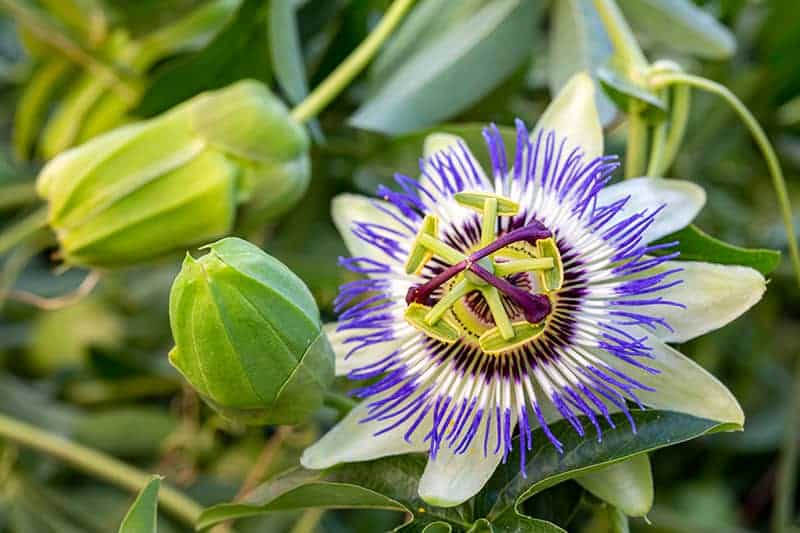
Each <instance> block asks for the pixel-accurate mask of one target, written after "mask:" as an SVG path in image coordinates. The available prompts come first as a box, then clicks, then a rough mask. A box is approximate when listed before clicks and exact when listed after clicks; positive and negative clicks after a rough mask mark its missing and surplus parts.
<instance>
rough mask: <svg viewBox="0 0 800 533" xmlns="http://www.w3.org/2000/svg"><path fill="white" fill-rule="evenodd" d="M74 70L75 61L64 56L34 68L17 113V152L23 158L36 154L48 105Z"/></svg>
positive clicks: (15, 143)
mask: <svg viewBox="0 0 800 533" xmlns="http://www.w3.org/2000/svg"><path fill="white" fill-rule="evenodd" d="M72 71H73V66H72V64H71V63H70V62H69V61H67V60H66V59H64V58H61V57H56V58H54V59H49V60H45V61H43V62H42V63H41V64H39V65H37V66H36V67H35V68H34V70H33V73H32V74H31V77H30V79H29V80H28V83H26V84H25V87H24V88H23V89H22V94H21V95H20V99H19V103H18V104H17V109H16V112H15V114H14V151H15V155H16V156H17V157H18V158H19V159H28V158H29V157H30V156H31V155H32V152H33V146H34V144H35V143H36V138H37V136H38V135H39V131H40V129H41V127H42V124H44V121H45V118H46V116H47V111H48V108H49V107H50V104H51V103H52V101H53V99H54V98H55V97H56V96H57V95H58V92H59V89H60V88H61V85H62V82H64V81H65V80H66V78H67V77H68V76H69V75H70V74H71V72H72Z"/></svg>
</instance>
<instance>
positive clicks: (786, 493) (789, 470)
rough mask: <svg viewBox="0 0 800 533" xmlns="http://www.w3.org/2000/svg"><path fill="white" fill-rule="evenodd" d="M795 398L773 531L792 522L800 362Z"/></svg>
mask: <svg viewBox="0 0 800 533" xmlns="http://www.w3.org/2000/svg"><path fill="white" fill-rule="evenodd" d="M789 397H790V398H793V400H791V401H790V402H789V406H790V409H789V416H788V421H787V424H786V425H787V427H786V434H785V435H784V440H783V450H782V453H781V458H780V462H779V464H778V479H777V482H776V490H775V504H774V506H773V508H772V531H773V533H786V532H787V531H788V528H789V526H790V525H791V523H792V509H793V505H794V495H795V479H796V475H797V474H796V472H797V463H798V449H797V447H798V431H800V362H798V363H795V376H794V383H793V387H792V394H790V395H789Z"/></svg>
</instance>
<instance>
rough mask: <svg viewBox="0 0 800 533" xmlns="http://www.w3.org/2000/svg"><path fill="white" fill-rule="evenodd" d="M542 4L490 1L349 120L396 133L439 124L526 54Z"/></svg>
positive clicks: (403, 68) (394, 76)
mask: <svg viewBox="0 0 800 533" xmlns="http://www.w3.org/2000/svg"><path fill="white" fill-rule="evenodd" d="M539 5H540V4H539V3H535V2H530V1H520V0H498V1H496V2H491V3H489V4H487V5H486V6H485V7H483V8H482V9H481V10H480V11H478V12H476V13H475V14H474V15H473V16H471V17H470V18H469V19H467V20H464V21H463V22H461V23H460V24H458V25H457V26H455V27H452V28H450V29H449V31H447V32H445V33H443V34H442V35H441V36H440V37H439V38H438V39H436V40H435V41H433V42H432V43H431V44H430V45H429V46H427V47H425V48H424V49H422V50H419V51H418V52H417V53H415V54H413V55H411V56H410V57H409V59H408V60H407V61H406V62H404V63H403V64H402V65H401V66H399V67H398V68H397V69H396V70H394V71H393V72H392V73H391V75H390V76H389V78H388V79H386V80H385V81H382V82H381V83H380V85H379V87H378V88H377V90H376V91H375V92H374V94H373V95H372V97H371V98H369V99H368V100H367V101H366V102H365V103H364V105H363V106H362V107H361V108H359V110H358V111H356V113H355V115H353V117H352V118H351V119H350V122H351V123H352V124H353V125H354V126H356V127H359V128H364V129H369V130H376V131H380V132H383V133H388V134H394V135H397V134H400V133H404V132H408V131H412V130H415V129H419V128H423V127H426V126H428V125H430V124H435V123H436V122H439V121H441V120H443V119H445V118H447V117H450V116H453V115H454V114H456V113H458V112H459V111H461V110H463V109H464V108H466V107H467V106H469V105H470V104H472V103H474V102H476V101H477V100H478V99H480V97H481V96H483V95H485V94H486V93H488V92H489V91H490V90H491V89H492V88H493V87H495V86H496V85H497V84H498V83H500V82H501V81H502V80H503V79H505V78H506V77H507V76H509V75H510V74H511V73H512V72H513V71H514V69H516V68H517V67H518V66H519V65H520V64H521V63H522V62H523V61H524V60H525V59H526V57H527V56H528V54H529V52H530V45H529V43H530V40H531V32H532V31H533V28H534V20H535V14H536V12H537V8H538V6H539ZM489 65H491V68H488V66H489Z"/></svg>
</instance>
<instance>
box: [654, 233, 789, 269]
mask: <svg viewBox="0 0 800 533" xmlns="http://www.w3.org/2000/svg"><path fill="white" fill-rule="evenodd" d="M675 241H677V242H678V243H679V244H678V246H677V247H676V248H670V249H666V250H660V251H657V252H654V255H663V254H666V253H671V252H673V251H676V250H677V251H679V252H680V253H681V255H680V257H679V260H681V261H707V262H709V263H718V264H721V265H743V266H748V267H751V268H754V269H756V270H758V271H759V272H761V273H762V274H764V275H765V276H766V275H769V274H770V273H771V272H772V271H774V270H775V269H776V268H777V267H778V264H779V263H780V261H781V253H780V252H779V251H778V250H769V249H764V248H741V247H739V246H734V245H732V244H728V243H725V242H722V241H721V240H719V239H715V238H714V237H711V236H710V235H708V234H707V233H705V232H703V230H701V229H700V228H698V227H697V226H695V225H691V226H687V227H685V228H684V229H682V230H680V231H677V232H675V233H673V234H672V235H667V236H666V237H664V238H663V239H660V240H659V241H658V242H659V243H667V242H675Z"/></svg>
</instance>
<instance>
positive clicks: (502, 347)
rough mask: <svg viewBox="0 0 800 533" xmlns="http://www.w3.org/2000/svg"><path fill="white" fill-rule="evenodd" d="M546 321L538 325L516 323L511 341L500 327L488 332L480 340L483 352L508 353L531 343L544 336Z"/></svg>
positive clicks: (513, 326)
mask: <svg viewBox="0 0 800 533" xmlns="http://www.w3.org/2000/svg"><path fill="white" fill-rule="evenodd" d="M545 324H546V322H545V321H542V322H539V323H537V324H531V323H530V322H524V321H523V322H514V324H513V325H512V329H513V332H514V334H513V336H512V337H511V338H510V339H507V338H504V337H503V334H502V332H501V330H500V328H499V327H495V328H492V329H490V330H488V331H486V332H485V333H484V334H483V335H481V337H480V339H478V343H479V344H480V346H481V350H483V351H484V352H485V353H488V354H495V353H502V352H507V351H508V350H513V349H514V348H518V347H519V346H522V345H523V344H525V343H527V342H530V341H531V340H533V339H535V338H536V337H538V336H539V335H541V334H542V332H543V331H544V328H545Z"/></svg>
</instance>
